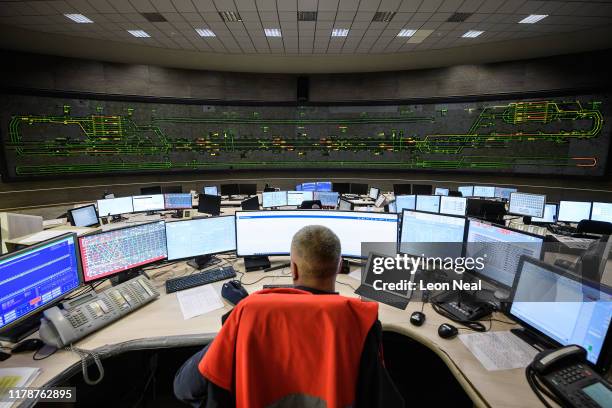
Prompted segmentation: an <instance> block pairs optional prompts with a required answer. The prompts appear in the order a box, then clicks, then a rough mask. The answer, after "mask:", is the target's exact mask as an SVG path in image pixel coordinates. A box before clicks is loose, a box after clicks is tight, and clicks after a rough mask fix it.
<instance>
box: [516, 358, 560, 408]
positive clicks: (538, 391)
mask: <svg viewBox="0 0 612 408" xmlns="http://www.w3.org/2000/svg"><path fill="white" fill-rule="evenodd" d="M525 377H526V378H527V383H528V384H529V386H530V387H531V389H532V390H533V393H534V394H535V395H536V397H538V399H539V400H540V402H541V403H542V404H544V406H545V407H546V408H553V406H552V405H550V404H549V403H548V401H546V399H545V398H544V396H543V395H542V394H544V395H546V396H547V397H548V398H550V399H551V400H553V401H554V402H556V403H557V404H559V405H563V404H561V402H560V401H559V400H558V399H557V397H555V396H554V395H552V393H551V392H550V391H548V390H547V389H546V388H545V387H544V386H543V385H541V384H540V383H539V382H538V378H537V373H536V371H535V370H534V369H533V366H532V365H531V364H529V365H528V366H527V367H525Z"/></svg>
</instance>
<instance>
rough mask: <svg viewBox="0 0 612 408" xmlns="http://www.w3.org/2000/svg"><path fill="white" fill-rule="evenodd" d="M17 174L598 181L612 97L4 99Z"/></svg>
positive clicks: (6, 141) (5, 134)
mask: <svg viewBox="0 0 612 408" xmlns="http://www.w3.org/2000/svg"><path fill="white" fill-rule="evenodd" d="M0 101H1V102H0V103H1V106H2V122H1V125H2V128H1V136H2V140H3V145H4V146H3V147H4V153H5V161H6V165H7V169H8V174H7V176H8V178H10V179H19V178H32V177H39V176H46V177H50V176H51V177H62V176H64V175H82V174H86V175H96V174H98V175H109V174H113V175H117V174H121V173H125V174H129V173H147V172H174V171H206V170H217V169H300V168H324V169H388V170H396V171H402V170H418V169H426V170H438V171H440V170H444V171H471V172H478V171H487V172H499V173H535V174H557V175H583V176H598V175H602V174H604V171H605V166H606V160H607V153H608V150H609V141H610V128H609V125H608V119H609V118H610V114H611V110H610V103H609V102H608V97H607V96H601V95H581V96H567V97H555V98H540V99H533V100H499V101H486V102H465V103H463V102H462V103H459V102H453V103H445V104H420V105H402V106H304V107H278V106H277V107H273V106H257V107H253V106H213V105H188V104H168V103H140V102H138V103H132V102H118V101H101V100H86V99H66V98H56V97H37V96H16V95H3V96H2V97H1V99H0Z"/></svg>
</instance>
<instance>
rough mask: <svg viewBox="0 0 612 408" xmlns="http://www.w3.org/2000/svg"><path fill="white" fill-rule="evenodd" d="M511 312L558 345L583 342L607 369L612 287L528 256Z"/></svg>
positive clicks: (523, 261)
mask: <svg viewBox="0 0 612 408" xmlns="http://www.w3.org/2000/svg"><path fill="white" fill-rule="evenodd" d="M511 299H512V303H511V304H510V305H509V307H508V308H507V314H508V315H509V316H510V317H511V318H513V319H514V320H516V321H518V322H519V323H520V324H521V325H522V326H523V327H524V328H525V329H526V333H527V334H531V337H535V338H541V337H543V338H544V340H545V341H548V342H552V343H553V344H554V345H559V346H567V345H570V344H577V345H579V346H581V347H583V348H584V349H585V350H586V352H587V360H588V361H589V363H591V364H593V365H594V366H595V368H596V369H597V370H599V371H601V372H603V371H605V369H607V368H608V366H609V363H610V350H612V333H611V330H610V322H611V317H612V289H610V287H608V286H605V285H599V284H596V283H593V282H591V281H588V280H581V278H580V277H579V276H576V275H574V274H572V273H570V272H567V271H565V270H564V269H562V268H557V267H555V266H552V265H550V264H546V263H544V262H541V261H539V260H537V259H532V258H528V257H522V258H521V259H520V262H519V266H518V271H517V276H516V279H515V281H514V284H513V286H512V292H511Z"/></svg>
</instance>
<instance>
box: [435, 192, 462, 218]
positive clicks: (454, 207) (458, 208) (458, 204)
mask: <svg viewBox="0 0 612 408" xmlns="http://www.w3.org/2000/svg"><path fill="white" fill-rule="evenodd" d="M466 210H467V198H465V197H449V196H442V197H440V214H449V215H460V216H465V212H466Z"/></svg>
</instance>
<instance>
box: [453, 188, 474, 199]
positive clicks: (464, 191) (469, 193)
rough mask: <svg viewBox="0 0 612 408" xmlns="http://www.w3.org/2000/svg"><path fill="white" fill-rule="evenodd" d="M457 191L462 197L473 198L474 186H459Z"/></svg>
mask: <svg viewBox="0 0 612 408" xmlns="http://www.w3.org/2000/svg"><path fill="white" fill-rule="evenodd" d="M457 191H459V192H460V193H461V195H462V196H463V197H473V196H474V186H459V187H457Z"/></svg>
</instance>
